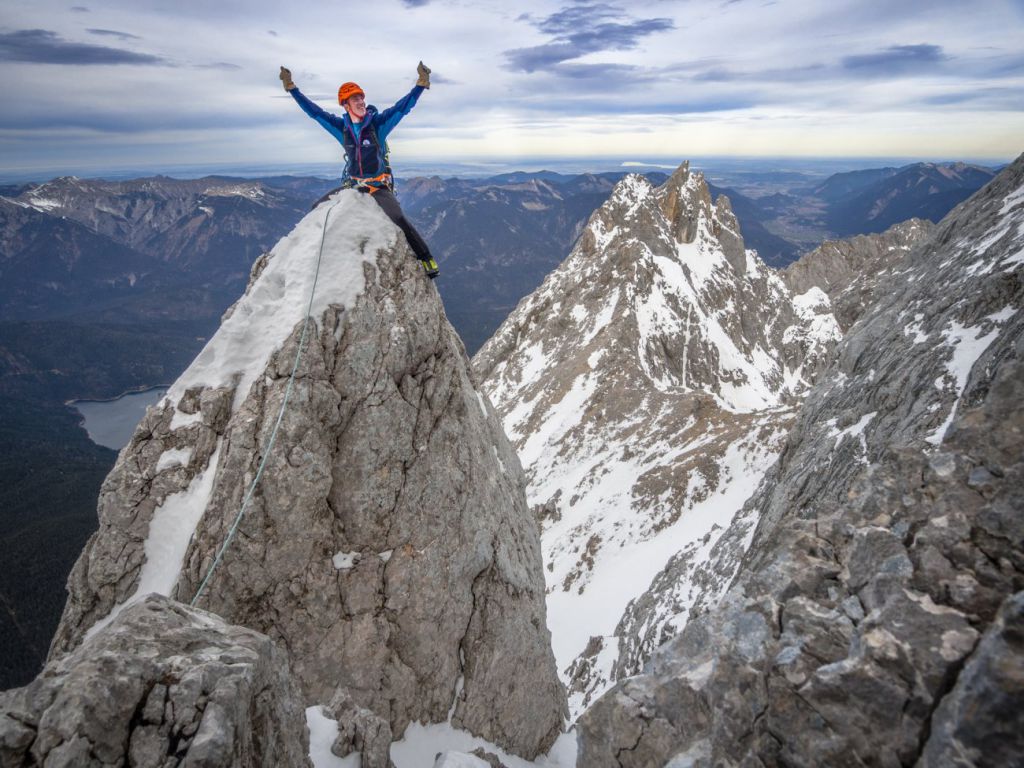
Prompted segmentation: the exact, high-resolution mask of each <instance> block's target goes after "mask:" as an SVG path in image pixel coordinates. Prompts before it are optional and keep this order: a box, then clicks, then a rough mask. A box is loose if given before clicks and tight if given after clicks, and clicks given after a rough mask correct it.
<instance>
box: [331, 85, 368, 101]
mask: <svg viewBox="0 0 1024 768" xmlns="http://www.w3.org/2000/svg"><path fill="white" fill-rule="evenodd" d="M357 93H358V94H361V95H363V96H366V94H365V93H363V89H362V88H360V87H359V86H358V85H356V84H355V83H342V85H341V88H339V89H338V103H339V104H344V103H345V102H346V101H347V100H348V99H350V98H352V97H353V96H355V95H356V94H357Z"/></svg>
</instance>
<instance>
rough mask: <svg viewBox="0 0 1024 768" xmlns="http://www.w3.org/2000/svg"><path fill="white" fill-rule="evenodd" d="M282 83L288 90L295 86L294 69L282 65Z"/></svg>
mask: <svg viewBox="0 0 1024 768" xmlns="http://www.w3.org/2000/svg"><path fill="white" fill-rule="evenodd" d="M280 77H281V84H282V85H283V86H284V89H285V90H286V91H290V90H291V89H292V88H294V87H295V83H293V82H292V71H291V70H290V69H285V68H284V67H281V75H280Z"/></svg>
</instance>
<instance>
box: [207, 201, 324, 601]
mask: <svg viewBox="0 0 1024 768" xmlns="http://www.w3.org/2000/svg"><path fill="white" fill-rule="evenodd" d="M338 202H341V201H340V200H339V201H338ZM337 205H338V203H337V202H336V203H334V205H332V206H331V207H330V208H328V209H327V215H326V216H324V231H323V233H322V234H321V235H320V252H319V253H318V254H317V257H316V272H315V273H314V275H313V288H312V290H311V291H310V292H309V305H308V306H307V307H306V319H305V320H303V322H302V335H301V336H300V338H299V346H298V349H296V350H295V362H294V363H293V364H292V372H291V375H290V376H289V377H288V387H287V388H286V389H285V391H284V401H283V402H282V403H281V411H280V412H279V413H278V414H277V423H275V424H274V431H273V432H271V433H270V440H269V441H268V442H267V448H266V450H265V451H264V452H263V460H262V461H260V467H259V469H258V470H257V471H256V477H254V478H253V481H252V484H251V485H250V486H249V490H248V492H246V494H245V499H244V500H243V501H242V508H241V509H240V510H238V515H237V516H236V517H235V522H234V523H232V525H231V528H230V529H229V530H228V535H227V537H226V538H225V539H224V543H223V544H221V545H220V549H219V550H217V556H216V557H215V558H214V559H213V563H212V564H211V565H210V570H208V571H207V572H206V578H204V579H203V582H202V583H201V584H200V585H199V589H198V590H196V596H195V597H193V598H192V602H191V603H189V605H190V606H193V607H194V606H195V604H196V603H197V602H199V596H200V595H202V594H203V590H204V589H206V585H207V584H208V583H209V581H210V577H211V576H213V572H214V571H215V570H216V569H217V566H218V565H219V564H220V560H221V558H222V557H223V556H224V552H225V550H227V548H228V545H229V544H231V540H232V539H233V538H234V537H235V533H236V532H237V531H238V525H239V523H241V522H242V515H244V514H245V510H246V508H247V507H248V506H249V502H250V501H251V500H252V495H253V493H254V492H255V491H256V486H257V484H258V483H259V482H260V477H262V475H263V469H264V467H266V466H267V459H268V458H270V452H271V451H272V450H274V441H276V440H277V430H278V428H279V427H280V426H281V420H282V419H283V418H284V411H285V409H286V408H287V407H288V398H290V397H291V394H292V384H294V383H295V372H296V371H297V370H298V369H299V358H300V357H301V355H302V350H303V348H304V347H305V345H306V329H307V328H308V327H309V316H310V314H312V312H313V296H315V295H316V282H317V280H318V279H319V278H320V261H321V259H323V255H324V240H325V238H326V237H327V220H328V219H330V217H331V211H333V210H334V208H335V207H336V206H337Z"/></svg>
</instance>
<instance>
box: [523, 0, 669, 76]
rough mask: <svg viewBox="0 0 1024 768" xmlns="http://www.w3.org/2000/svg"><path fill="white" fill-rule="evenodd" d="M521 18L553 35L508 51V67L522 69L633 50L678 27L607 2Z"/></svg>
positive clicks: (577, 5)
mask: <svg viewBox="0 0 1024 768" xmlns="http://www.w3.org/2000/svg"><path fill="white" fill-rule="evenodd" d="M519 18H520V19H522V20H523V21H526V22H528V23H530V24H533V26H535V27H536V28H537V29H539V30H540V31H541V32H544V33H545V34H548V35H552V40H551V41H550V42H547V43H544V44H542V45H535V46H530V47H527V48H514V49H511V50H507V51H505V52H504V53H505V59H506V61H507V64H506V69H509V70H512V71H520V72H536V71H537V70H541V69H550V68H551V67H553V66H555V65H557V64H560V63H562V62H564V61H571V60H572V59H578V58H580V57H581V56H585V55H587V54H589V53H598V52H600V51H612V50H620V51H621V50H629V49H632V48H636V46H637V45H639V41H640V38H642V37H646V36H647V35H652V34H654V33H656V32H665V31H668V30H671V29H675V23H674V22H673V21H672V19H666V18H652V19H634V18H629V17H625V12H624V11H623V9H622V8H620V7H618V6H614V5H609V4H606V3H588V2H582V3H578V4H576V5H571V6H568V7H566V8H563V9H562V10H560V11H558V12H557V13H553V14H551V15H550V16H548V17H546V18H543V19H539V20H537V19H534V18H533V17H531V16H529V15H526V14H524V15H522V16H520V17H519Z"/></svg>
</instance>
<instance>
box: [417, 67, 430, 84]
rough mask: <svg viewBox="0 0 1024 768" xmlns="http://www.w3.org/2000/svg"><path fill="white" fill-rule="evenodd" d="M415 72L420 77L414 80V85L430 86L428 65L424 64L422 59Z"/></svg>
mask: <svg viewBox="0 0 1024 768" xmlns="http://www.w3.org/2000/svg"><path fill="white" fill-rule="evenodd" d="M416 74H417V75H419V76H420V79H419V80H417V81H416V85H422V86H423V87H424V88H429V87H430V67H428V66H427V65H425V64H424V63H423V62H422V61H421V62H420V63H419V65H418V66H417V67H416Z"/></svg>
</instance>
